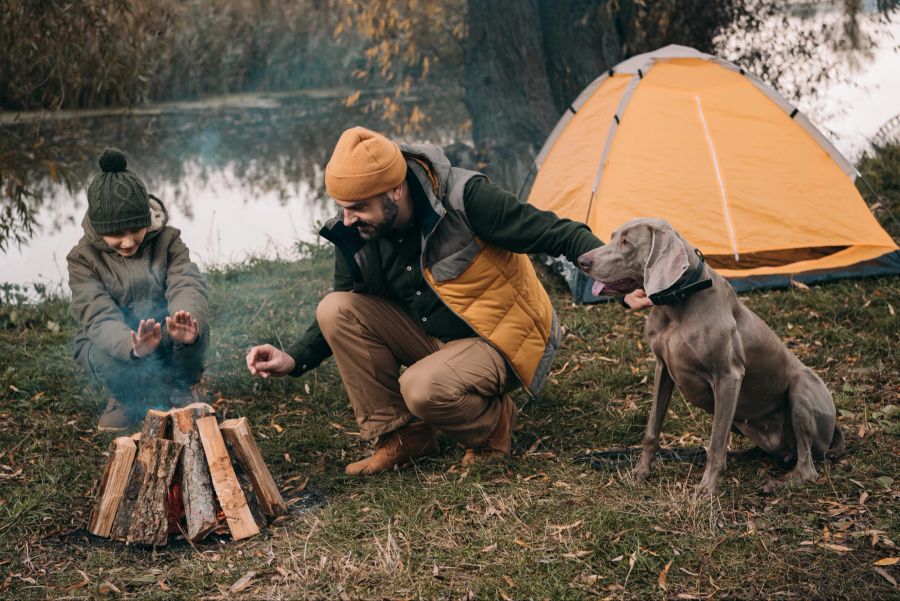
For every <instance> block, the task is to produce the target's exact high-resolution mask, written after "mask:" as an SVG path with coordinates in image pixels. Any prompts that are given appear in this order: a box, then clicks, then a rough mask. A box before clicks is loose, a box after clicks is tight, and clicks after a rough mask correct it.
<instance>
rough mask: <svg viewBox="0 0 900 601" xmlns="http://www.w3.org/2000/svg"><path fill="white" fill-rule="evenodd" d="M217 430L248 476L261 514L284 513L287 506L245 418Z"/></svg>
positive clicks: (225, 424) (226, 422)
mask: <svg viewBox="0 0 900 601" xmlns="http://www.w3.org/2000/svg"><path fill="white" fill-rule="evenodd" d="M219 429H220V430H221V431H222V434H223V435H224V436H225V439H226V440H227V441H228V442H229V443H230V444H231V447H232V448H233V449H234V455H233V456H234V457H235V458H236V459H237V461H238V462H239V463H240V465H241V467H242V468H243V470H244V471H245V472H246V473H247V475H248V476H249V478H250V483H251V484H252V486H253V490H254V492H255V493H256V496H257V497H259V504H260V508H261V509H262V512H263V513H264V514H266V515H270V516H273V517H274V516H277V515H280V514H282V513H284V512H285V511H286V510H287V505H285V502H284V499H283V498H282V496H281V493H280V492H279V491H278V486H277V485H276V484H275V480H274V479H273V478H272V474H271V473H270V472H269V468H268V467H267V466H266V463H265V461H263V458H262V455H261V454H260V452H259V447H258V446H257V445H256V440H254V438H253V433H252V432H251V431H250V426H249V425H248V424H247V418H245V417H241V418H238V419H229V420H226V421H224V422H222V423H221V424H220V425H219Z"/></svg>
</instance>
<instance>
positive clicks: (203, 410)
mask: <svg viewBox="0 0 900 601" xmlns="http://www.w3.org/2000/svg"><path fill="white" fill-rule="evenodd" d="M213 413H215V411H214V410H213V408H212V407H210V406H209V405H207V404H206V403H194V404H191V405H188V406H187V407H184V408H182V409H175V410H173V411H172V413H171V415H172V438H173V439H174V440H175V442H179V443H181V444H182V445H184V449H183V450H182V452H181V461H180V467H181V479H180V482H181V496H182V500H183V503H184V517H185V520H186V522H187V532H186V535H187V538H188V539H189V540H191V541H194V542H196V541H198V540H200V539H202V538H203V537H204V536H206V535H207V534H209V533H210V532H211V531H212V530H213V529H215V527H216V526H217V525H218V522H217V520H216V492H215V490H214V489H213V483H212V478H211V476H210V473H209V466H208V465H207V463H206V455H205V454H204V452H203V444H202V443H201V442H200V433H199V432H198V431H197V426H196V425H195V422H196V420H197V419H199V418H201V417H206V416H208V415H212V414H213Z"/></svg>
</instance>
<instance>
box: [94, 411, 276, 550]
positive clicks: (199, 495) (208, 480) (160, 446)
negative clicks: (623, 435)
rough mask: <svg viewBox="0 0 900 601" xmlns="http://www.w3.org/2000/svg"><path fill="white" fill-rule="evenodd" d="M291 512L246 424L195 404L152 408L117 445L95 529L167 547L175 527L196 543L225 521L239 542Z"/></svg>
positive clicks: (105, 474) (97, 501) (100, 486)
mask: <svg viewBox="0 0 900 601" xmlns="http://www.w3.org/2000/svg"><path fill="white" fill-rule="evenodd" d="M223 434H224V437H223ZM220 509H221V511H220ZM285 510H286V505H285V503H284V500H283V499H282V497H281V494H280V493H279V491H278V487H277V486H276V485H275V481H274V480H273V479H272V475H271V473H269V470H268V468H267V467H266V464H265V462H264V461H263V460H262V455H261V454H260V453H259V448H258V447H257V445H256V442H255V440H254V439H253V436H252V434H251V433H250V428H249V426H248V424H247V421H246V419H245V418H241V419H239V420H228V421H226V422H223V423H222V424H219V423H218V421H217V420H216V416H215V411H214V410H213V408H212V407H210V406H209V405H207V404H205V403H194V404H192V405H188V406H187V407H184V408H181V409H173V410H172V411H157V410H151V411H148V412H147V415H146V418H145V419H144V422H143V425H142V428H141V431H140V433H136V434H134V435H132V436H131V437H128V436H122V437H119V438H116V439H115V440H114V441H113V442H112V445H111V446H110V452H109V460H108V462H107V465H106V468H105V469H104V471H103V474H102V476H101V477H100V481H99V484H98V487H97V496H96V499H95V502H94V507H93V511H92V512H91V518H90V524H89V530H90V531H91V532H92V533H94V534H96V535H97V536H103V537H108V538H112V539H114V540H119V541H122V542H125V543H126V544H142V545H153V546H162V545H165V544H166V543H167V542H168V535H169V533H170V532H171V531H172V528H171V525H170V522H172V523H175V524H177V530H180V531H181V533H182V534H183V535H184V537H185V538H187V539H188V540H190V541H191V542H197V541H199V540H202V539H203V538H204V537H206V536H207V535H208V534H209V533H211V532H213V531H214V530H216V529H217V528H219V526H221V525H222V522H223V521H224V522H225V523H226V524H227V527H228V530H229V531H230V533H231V536H232V538H233V539H235V540H240V539H242V538H247V537H250V536H253V535H255V534H258V533H259V532H260V530H261V529H262V528H264V527H265V526H266V525H267V523H268V519H269V518H274V517H275V516H277V515H280V514H282V513H284V512H285ZM182 516H183V518H182ZM182 520H183V526H182Z"/></svg>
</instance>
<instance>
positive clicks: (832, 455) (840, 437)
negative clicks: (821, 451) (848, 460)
mask: <svg viewBox="0 0 900 601" xmlns="http://www.w3.org/2000/svg"><path fill="white" fill-rule="evenodd" d="M845 450H846V445H845V443H844V433H843V432H841V427H840V426H838V425H837V424H835V425H834V434H832V435H831V446H829V447H828V450H827V451H825V458H826V459H830V460H831V461H834V460H836V459H837V458H838V457H840V456H841V455H843V454H844V451H845Z"/></svg>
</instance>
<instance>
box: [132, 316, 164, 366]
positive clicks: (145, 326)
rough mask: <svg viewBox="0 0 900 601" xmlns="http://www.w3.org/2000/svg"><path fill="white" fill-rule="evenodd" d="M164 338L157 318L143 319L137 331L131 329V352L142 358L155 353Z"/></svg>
mask: <svg viewBox="0 0 900 601" xmlns="http://www.w3.org/2000/svg"><path fill="white" fill-rule="evenodd" d="M161 339H162V327H161V326H160V324H158V323H156V320H155V319H142V320H141V323H139V324H138V329H137V332H136V333H135V331H134V330H132V331H131V352H133V353H134V356H135V357H137V358H138V359H140V358H141V357H146V356H147V355H150V354H152V353H153V351H155V350H156V348H157V347H158V346H159V341H160V340H161Z"/></svg>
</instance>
